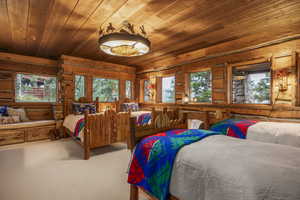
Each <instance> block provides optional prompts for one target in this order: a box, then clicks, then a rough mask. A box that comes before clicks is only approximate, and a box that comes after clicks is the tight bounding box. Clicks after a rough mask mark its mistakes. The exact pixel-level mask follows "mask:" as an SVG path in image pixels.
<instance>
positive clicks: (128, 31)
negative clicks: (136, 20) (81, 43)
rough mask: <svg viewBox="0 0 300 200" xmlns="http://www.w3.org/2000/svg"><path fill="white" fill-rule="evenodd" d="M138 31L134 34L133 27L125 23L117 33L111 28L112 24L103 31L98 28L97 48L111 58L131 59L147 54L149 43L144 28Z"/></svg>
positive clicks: (141, 27)
mask: <svg viewBox="0 0 300 200" xmlns="http://www.w3.org/2000/svg"><path fill="white" fill-rule="evenodd" d="M139 30H140V31H139V32H136V31H135V29H134V25H133V24H130V23H129V22H127V21H124V22H123V23H122V27H121V29H120V30H119V31H117V30H116V29H115V28H114V27H113V26H112V23H109V25H108V26H107V27H106V29H105V31H104V30H103V29H102V28H100V31H99V40H98V42H99V48H100V50H101V51H103V52H104V53H106V54H109V55H113V56H123V57H133V56H141V55H144V54H147V53H148V52H149V51H150V46H151V43H150V41H149V40H148V39H147V34H146V32H145V29H144V26H140V27H139Z"/></svg>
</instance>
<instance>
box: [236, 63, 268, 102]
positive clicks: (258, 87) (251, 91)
mask: <svg viewBox="0 0 300 200" xmlns="http://www.w3.org/2000/svg"><path fill="white" fill-rule="evenodd" d="M232 76H233V77H232V102H233V103H242V104H244V103H246V104H269V103H270V87H271V84H270V82H271V81H270V80H271V63H259V64H253V65H247V66H239V67H233V68H232Z"/></svg>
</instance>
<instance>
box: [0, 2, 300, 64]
mask: <svg viewBox="0 0 300 200" xmlns="http://www.w3.org/2000/svg"><path fill="white" fill-rule="evenodd" d="M124 20H128V21H129V22H131V23H134V24H136V25H144V26H145V28H146V30H147V31H148V34H149V39H150V40H151V42H152V51H151V53H149V54H148V55H144V56H141V57H135V58H119V57H112V56H107V55H104V54H103V53H101V52H99V50H98V46H97V40H98V30H99V27H100V26H102V25H106V24H108V23H110V22H112V23H113V24H114V25H115V26H119V25H120V24H121V23H122V22H123V21H124ZM0 24H1V31H0V51H6V52H12V53H20V54H24V55H31V56H39V57H46V58H54V59H57V58H58V57H59V56H60V55H62V54H66V55H72V56H79V57H84V58H91V59H96V60H104V61H108V62H113V63H118V64H127V65H132V66H136V67H139V69H142V68H149V67H161V66H163V65H164V63H165V62H164V61H167V62H166V63H167V64H168V65H169V64H176V62H177V61H176V58H178V57H179V56H184V55H188V54H187V53H188V52H192V51H194V50H196V49H204V50H205V49H208V48H209V47H212V46H213V47H216V48H213V49H214V50H213V51H214V52H218V51H220V49H222V48H224V47H226V45H229V44H230V45H229V46H230V48H243V47H247V46H249V45H255V44H259V43H262V42H267V41H270V40H275V39H279V38H282V37H286V36H291V35H294V34H299V33H300V1H299V0H222V1H220V0H22V1H20V0H0ZM220 45H222V48H218V47H219V46H220ZM229 46H228V48H229ZM220 47H221V46H220ZM229 50H230V49H229ZM214 52H210V53H214ZM199 57H201V55H200V54H199ZM187 59H188V58H187ZM167 64H166V65H167Z"/></svg>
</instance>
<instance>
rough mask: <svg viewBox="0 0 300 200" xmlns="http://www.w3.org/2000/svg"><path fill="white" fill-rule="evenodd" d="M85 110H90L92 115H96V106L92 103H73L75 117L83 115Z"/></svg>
mask: <svg viewBox="0 0 300 200" xmlns="http://www.w3.org/2000/svg"><path fill="white" fill-rule="evenodd" d="M85 110H89V112H90V113H91V114H93V113H96V106H95V104H92V103H73V112H74V114H75V115H82V114H84V111H85Z"/></svg>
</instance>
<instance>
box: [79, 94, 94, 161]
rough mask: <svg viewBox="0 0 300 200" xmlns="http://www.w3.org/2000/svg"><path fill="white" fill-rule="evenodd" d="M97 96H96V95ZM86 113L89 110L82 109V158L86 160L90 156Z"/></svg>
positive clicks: (87, 113)
mask: <svg viewBox="0 0 300 200" xmlns="http://www.w3.org/2000/svg"><path fill="white" fill-rule="evenodd" d="M97 98H98V97H97ZM88 115H89V110H85V111H84V123H85V127H84V143H83V144H84V159H85V160H88V159H89V158H90V130H89V128H90V127H88V124H89V122H88Z"/></svg>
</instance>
